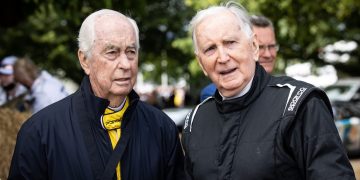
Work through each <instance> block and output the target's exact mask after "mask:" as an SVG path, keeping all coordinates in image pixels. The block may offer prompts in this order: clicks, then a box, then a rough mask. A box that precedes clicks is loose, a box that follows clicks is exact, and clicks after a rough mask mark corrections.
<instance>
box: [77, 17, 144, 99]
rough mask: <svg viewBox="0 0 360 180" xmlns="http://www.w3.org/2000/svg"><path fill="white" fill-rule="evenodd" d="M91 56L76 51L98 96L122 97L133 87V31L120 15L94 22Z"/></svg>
mask: <svg viewBox="0 0 360 180" xmlns="http://www.w3.org/2000/svg"><path fill="white" fill-rule="evenodd" d="M95 34H96V35H95V37H96V38H95V42H94V45H93V47H92V51H91V57H86V56H85V55H84V53H82V52H80V51H79V60H80V63H81V66H82V67H83V69H84V71H85V73H86V74H87V75H89V78H90V82H91V86H92V90H93V91H94V94H95V95H96V96H98V97H101V98H105V99H109V100H110V101H111V99H118V98H124V97H125V96H126V95H127V94H128V93H129V92H130V91H131V90H132V88H133V86H134V84H135V82H136V76H137V72H138V51H137V48H136V36H135V30H134V28H133V27H132V26H131V24H130V22H129V21H128V20H127V19H126V18H124V17H120V16H116V15H103V16H101V17H99V18H97V19H96V20H95Z"/></svg>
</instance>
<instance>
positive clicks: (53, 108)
mask: <svg viewBox="0 0 360 180" xmlns="http://www.w3.org/2000/svg"><path fill="white" fill-rule="evenodd" d="M129 99H130V106H129V108H128V109H127V111H126V112H125V114H124V118H123V120H122V126H121V132H122V136H121V138H120V140H119V143H118V144H122V143H123V144H122V146H123V147H126V148H123V149H124V154H123V156H122V157H121V161H120V162H121V176H122V179H123V180H128V179H129V180H130V179H131V180H132V179H133V180H140V179H146V180H151V179H154V180H161V179H164V180H165V179H169V180H172V179H177V178H178V176H180V175H181V174H182V167H183V154H182V150H181V145H180V142H179V138H178V132H177V128H176V126H175V124H174V122H173V121H172V120H171V119H170V118H169V117H168V116H166V115H165V114H164V113H162V112H161V111H160V110H158V109H156V108H154V107H152V106H150V105H148V104H146V103H144V102H141V101H139V97H138V95H137V94H136V93H135V92H134V91H132V92H131V93H130V94H129ZM108 104H109V101H107V100H105V99H101V98H98V97H96V96H95V95H94V94H93V92H92V90H91V87H90V81H89V78H88V77H87V76H86V77H85V78H84V80H83V82H82V84H81V87H80V89H79V90H78V91H77V92H75V93H74V94H72V95H70V96H68V97H66V98H65V99H63V100H61V101H59V102H57V103H54V104H52V105H50V106H48V107H46V108H45V109H43V110H41V111H40V112H38V113H36V114H35V115H33V116H32V117H31V118H30V119H29V120H27V121H26V122H25V123H24V124H23V126H22V128H21V129H20V131H19V134H18V139H17V143H16V147H15V152H14V155H13V159H12V163H11V168H10V172H9V179H10V180H11V179H16V180H19V179H36V180H42V179H62V180H63V179H67V180H71V179H86V180H91V179H101V177H102V173H103V172H104V169H105V167H106V164H107V162H108V161H109V159H110V156H111V154H112V152H113V149H112V147H111V142H110V138H109V135H108V132H107V131H106V130H104V129H103V128H102V127H101V123H100V117H101V115H102V114H103V112H104V110H105V108H106V107H107V106H108ZM125 134H126V135H128V137H129V138H128V139H127V141H126V142H121V141H123V140H122V139H123V135H124V136H125ZM116 148H117V147H116ZM117 162H119V161H116V163H117ZM111 173H112V174H111V175H110V177H112V179H115V178H116V177H115V169H113V170H111Z"/></svg>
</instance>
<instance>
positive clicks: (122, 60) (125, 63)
mask: <svg viewBox="0 0 360 180" xmlns="http://www.w3.org/2000/svg"><path fill="white" fill-rule="evenodd" d="M118 68H120V69H129V68H130V62H129V59H128V57H127V56H126V54H125V53H121V54H120V56H119V62H118Z"/></svg>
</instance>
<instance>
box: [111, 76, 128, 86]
mask: <svg viewBox="0 0 360 180" xmlns="http://www.w3.org/2000/svg"><path fill="white" fill-rule="evenodd" d="M130 80H131V78H130V77H127V78H117V79H115V80H114V82H116V83H117V84H120V85H123V84H127V83H129V82H130Z"/></svg>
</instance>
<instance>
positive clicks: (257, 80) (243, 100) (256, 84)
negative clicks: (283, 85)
mask: <svg viewBox="0 0 360 180" xmlns="http://www.w3.org/2000/svg"><path fill="white" fill-rule="evenodd" d="M270 77H271V76H270V75H269V74H267V73H266V71H265V70H264V68H263V67H262V66H260V64H259V63H258V62H257V63H256V67H255V75H254V78H253V81H252V85H251V88H250V90H249V91H248V92H247V93H246V94H245V95H243V96H241V97H238V98H234V99H228V100H222V97H221V95H220V94H219V92H218V91H217V90H216V92H215V101H216V106H217V108H218V110H219V111H220V112H221V113H229V112H234V111H237V110H240V109H243V108H245V107H247V106H249V104H250V103H251V102H252V101H254V100H255V99H256V98H257V97H258V96H259V95H260V94H261V92H262V91H263V89H264V88H265V87H266V86H267V84H268V82H269V80H270Z"/></svg>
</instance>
